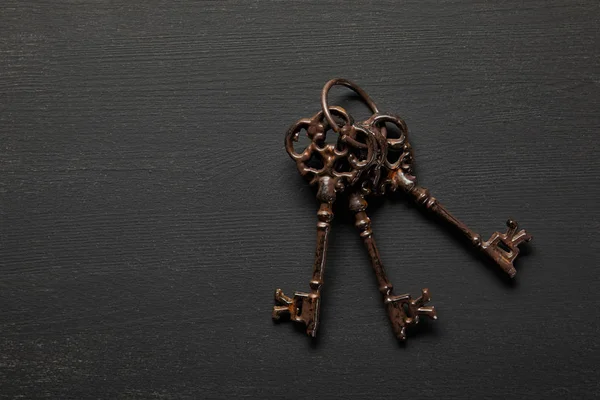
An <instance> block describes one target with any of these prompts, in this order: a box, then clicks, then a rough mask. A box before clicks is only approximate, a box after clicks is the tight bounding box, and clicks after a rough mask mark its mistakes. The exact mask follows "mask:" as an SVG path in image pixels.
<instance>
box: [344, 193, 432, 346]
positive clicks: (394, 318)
mask: <svg viewBox="0 0 600 400" xmlns="http://www.w3.org/2000/svg"><path fill="white" fill-rule="evenodd" d="M349 208H350V210H351V211H353V212H354V213H355V216H356V223H355V225H356V227H357V228H358V230H359V231H360V236H361V238H362V239H363V242H364V244H365V247H366V248H367V252H368V253H369V258H370V259H371V266H372V267H373V270H374V271H375V276H376V277H377V283H378V285H379V292H380V293H381V295H382V296H383V302H384V304H385V307H386V311H387V313H388V317H389V319H390V322H391V323H392V329H393V330H394V334H395V335H396V337H397V338H398V339H400V340H405V339H406V328H407V327H408V326H412V325H416V324H417V323H418V322H419V317H421V316H426V317H429V318H431V319H437V314H436V310H435V307H434V306H425V304H426V303H427V302H429V300H430V299H431V297H430V296H429V289H427V288H425V289H422V290H421V296H420V297H419V298H417V299H413V298H412V297H411V296H410V295H409V294H402V295H400V296H396V295H394V294H393V289H394V287H393V286H392V283H391V282H390V280H389V279H388V277H387V274H386V273H385V269H384V267H383V263H382V261H381V257H380V256H379V251H378V250H377V246H376V244H375V239H374V238H373V231H372V229H371V220H370V219H369V217H368V216H367V213H366V209H367V202H366V200H365V198H364V195H362V194H359V193H353V194H351V195H350V205H349Z"/></svg>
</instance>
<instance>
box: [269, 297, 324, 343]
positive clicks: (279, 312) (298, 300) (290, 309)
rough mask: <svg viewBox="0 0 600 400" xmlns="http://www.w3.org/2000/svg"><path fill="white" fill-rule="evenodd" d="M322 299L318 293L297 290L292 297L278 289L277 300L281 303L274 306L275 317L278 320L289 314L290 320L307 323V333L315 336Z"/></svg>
mask: <svg viewBox="0 0 600 400" xmlns="http://www.w3.org/2000/svg"><path fill="white" fill-rule="evenodd" d="M320 301H321V297H320V295H319V294H318V293H302V292H296V293H294V297H293V298H290V297H288V296H286V295H285V294H283V291H282V290H281V289H277V290H276V291H275V302H276V303H277V304H281V305H279V306H275V307H273V319H274V320H276V321H277V320H279V319H280V318H281V317H282V316H284V315H286V316H289V318H290V320H292V321H294V322H299V323H302V324H304V325H306V333H307V334H308V335H309V336H312V337H315V336H316V335H317V328H318V326H319V308H320V307H319V306H320Z"/></svg>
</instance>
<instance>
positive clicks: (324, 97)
mask: <svg viewBox="0 0 600 400" xmlns="http://www.w3.org/2000/svg"><path fill="white" fill-rule="evenodd" d="M338 85H339V86H345V87H347V88H348V89H351V90H352V91H353V92H354V93H356V94H358V95H359V96H360V97H361V98H362V100H363V101H364V102H365V103H367V106H369V108H370V109H371V112H373V114H376V113H378V112H379V110H378V109H377V105H375V102H374V101H373V99H371V97H369V95H368V94H367V92H365V91H364V90H363V89H362V88H361V87H360V86H358V85H357V84H356V83H354V82H352V81H349V80H347V79H342V78H334V79H332V80H330V81H329V82H327V83H326V84H325V86H323V90H322V91H321V108H322V109H323V113H324V114H325V118H327V122H329V125H330V126H331V129H333V130H334V132H339V131H340V127H339V126H338V124H337V123H336V122H335V121H334V119H333V116H332V115H331V113H330V112H329V104H328V103H327V94H328V93H329V90H330V89H331V88H332V87H333V86H338Z"/></svg>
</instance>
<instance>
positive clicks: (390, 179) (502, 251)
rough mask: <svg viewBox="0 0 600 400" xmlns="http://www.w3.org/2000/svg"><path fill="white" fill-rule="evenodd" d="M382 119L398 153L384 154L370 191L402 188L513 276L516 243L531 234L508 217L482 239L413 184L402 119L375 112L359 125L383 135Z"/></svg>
mask: <svg viewBox="0 0 600 400" xmlns="http://www.w3.org/2000/svg"><path fill="white" fill-rule="evenodd" d="M386 123H391V124H393V125H395V126H396V128H397V129H398V130H399V132H400V135H399V136H400V137H399V138H393V139H392V138H388V139H387V141H388V152H389V151H395V152H397V154H398V157H397V158H396V160H395V161H390V157H389V156H386V160H385V161H384V163H385V166H386V169H387V171H388V172H387V177H386V179H384V180H382V183H381V184H380V186H379V187H378V188H376V189H375V190H374V191H375V192H376V193H380V194H382V193H384V192H385V187H386V186H387V187H390V188H391V189H392V190H394V191H395V190H398V189H400V190H402V191H403V192H404V193H406V194H408V195H409V197H411V198H412V199H413V200H414V201H415V202H416V203H417V204H419V205H421V206H423V207H424V208H425V209H426V210H429V211H431V212H433V213H434V214H435V215H437V216H438V217H440V218H441V219H442V220H443V221H445V222H447V223H449V224H450V225H452V226H454V227H455V228H457V229H458V230H459V231H460V232H462V234H463V235H465V236H466V237H467V238H468V239H469V240H470V241H471V243H473V245H474V246H475V248H476V249H478V250H479V251H481V252H482V253H484V254H485V255H486V256H488V257H489V258H490V259H491V260H492V261H494V262H495V263H496V264H497V265H498V266H499V267H500V268H502V270H503V271H504V272H506V273H507V274H508V275H509V276H510V277H511V278H512V277H514V276H515V274H516V273H517V271H516V269H515V267H514V265H513V262H514V260H515V259H516V258H517V256H518V255H519V247H518V246H519V245H520V244H522V243H524V242H529V241H530V240H531V239H532V236H531V235H529V234H528V233H527V232H526V231H525V230H520V231H519V230H518V225H517V223H516V222H515V221H512V220H508V221H507V223H506V225H507V226H508V229H507V231H506V233H500V232H494V233H493V234H492V236H491V237H490V239H489V240H487V241H485V242H484V241H482V240H481V236H480V235H479V234H478V233H476V232H474V231H473V230H471V229H469V228H468V227H467V226H466V225H465V224H464V223H463V222H461V221H460V220H459V219H458V218H456V217H455V216H453V215H452V214H451V213H450V212H449V211H448V210H447V209H446V208H445V207H444V206H443V205H442V204H440V203H439V202H438V200H437V199H436V198H435V197H433V196H431V194H430V193H429V190H427V189H426V188H423V187H420V186H419V185H418V184H417V178H416V177H415V176H413V175H412V172H413V170H412V164H413V161H414V157H413V151H412V148H411V146H410V143H409V142H408V138H407V134H408V130H407V127H406V123H405V122H404V121H403V120H402V119H401V118H400V117H397V116H394V115H385V114H379V113H376V114H374V115H373V116H371V118H369V119H368V120H367V121H365V122H363V123H362V125H364V126H367V127H368V128H367V129H370V130H374V131H377V130H378V131H379V134H380V135H382V136H384V137H387V128H386V127H385V124H386Z"/></svg>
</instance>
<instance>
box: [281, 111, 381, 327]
mask: <svg viewBox="0 0 600 400" xmlns="http://www.w3.org/2000/svg"><path fill="white" fill-rule="evenodd" d="M328 110H330V112H333V113H334V114H335V115H336V116H337V117H339V118H341V119H342V120H343V122H344V125H343V127H342V128H340V127H339V126H337V123H336V122H335V121H333V119H332V121H333V123H334V124H335V128H333V127H332V126H331V125H330V124H329V123H328V122H327V121H326V120H325V119H324V118H323V112H322V111H321V112H319V113H317V114H316V115H315V116H313V117H312V118H307V119H301V120H299V121H298V122H296V123H295V124H294V125H292V127H291V128H290V129H289V130H288V133H287V134H286V137H285V148H286V150H287V152H288V154H289V155H290V157H291V158H292V159H293V160H294V161H296V165H297V167H298V171H299V172H300V174H301V175H302V176H305V177H307V178H308V179H309V182H310V184H311V185H313V184H316V185H317V186H318V190H317V200H318V201H319V202H320V207H319V211H318V213H317V217H318V222H317V245H316V251H315V262H314V264H313V274H312V278H311V280H310V289H311V290H310V293H303V292H296V293H295V294H294V297H292V298H290V297H288V296H286V295H285V294H284V293H283V291H282V290H281V289H277V290H276V291H275V302H276V304H277V305H275V307H274V308H273V319H275V320H279V319H280V318H281V317H282V316H283V315H289V317H290V320H292V321H295V322H298V323H302V324H304V325H305V326H306V333H307V334H308V335H310V336H312V337H315V336H316V334H317V328H318V326H319V316H320V305H321V287H322V286H323V273H324V269H325V261H326V256H327V245H328V236H329V232H330V230H331V221H332V220H333V211H332V206H333V203H334V201H335V199H336V194H337V193H339V192H342V191H344V189H345V188H346V186H351V185H352V184H354V183H355V182H356V181H357V180H358V179H359V178H360V174H361V172H362V171H363V170H364V169H366V168H368V166H369V165H370V164H371V162H372V160H373V158H374V153H373V149H374V145H373V143H372V136H370V135H369V134H368V132H366V131H364V130H363V129H362V128H360V127H358V128H357V127H354V125H353V121H352V120H351V118H350V117H349V116H348V114H347V113H346V111H345V110H344V109H343V108H341V107H331V108H330V109H328ZM332 129H333V130H334V134H338V140H337V143H336V144H328V143H325V139H326V135H327V132H328V131H331V130H332ZM302 130H306V133H307V136H308V138H309V139H310V141H311V142H310V144H309V145H308V146H307V147H306V149H304V151H303V152H302V153H297V152H296V151H295V150H294V142H295V141H298V137H299V134H300V132H301V131H302ZM361 139H364V140H365V142H363V143H361V142H360V140H361ZM361 149H363V150H362V151H361ZM315 158H316V160H315Z"/></svg>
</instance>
